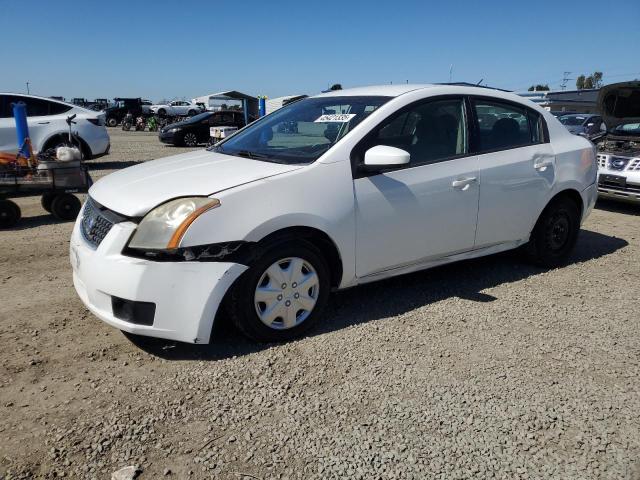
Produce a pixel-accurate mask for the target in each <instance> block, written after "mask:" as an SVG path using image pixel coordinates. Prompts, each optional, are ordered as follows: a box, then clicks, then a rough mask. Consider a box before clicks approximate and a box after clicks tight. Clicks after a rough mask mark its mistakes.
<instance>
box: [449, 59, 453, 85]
mask: <svg viewBox="0 0 640 480" xmlns="http://www.w3.org/2000/svg"><path fill="white" fill-rule="evenodd" d="M452 78H453V63H452V64H451V66H450V67H449V83H451V79H452Z"/></svg>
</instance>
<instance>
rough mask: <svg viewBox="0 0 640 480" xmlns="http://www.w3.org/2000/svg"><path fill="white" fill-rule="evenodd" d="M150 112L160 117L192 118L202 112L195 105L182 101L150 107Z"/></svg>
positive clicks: (201, 109)
mask: <svg viewBox="0 0 640 480" xmlns="http://www.w3.org/2000/svg"><path fill="white" fill-rule="evenodd" d="M149 109H150V110H151V112H153V113H157V114H158V115H161V116H165V115H166V116H170V117H175V116H178V115H180V116H185V115H188V116H193V115H196V114H198V113H200V112H202V111H203V108H202V107H201V106H200V105H197V104H195V103H190V102H185V101H183V100H176V101H174V102H170V103H167V104H161V105H151V106H150V107H149Z"/></svg>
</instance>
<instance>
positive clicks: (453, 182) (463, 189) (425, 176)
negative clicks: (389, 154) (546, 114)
mask: <svg viewBox="0 0 640 480" xmlns="http://www.w3.org/2000/svg"><path fill="white" fill-rule="evenodd" d="M466 118H467V115H466V111H465V103H464V101H463V99H462V98H455V97H454V98H446V99H441V100H429V101H423V102H420V103H417V104H414V105H412V106H410V107H408V108H405V109H403V110H402V111H400V112H398V113H396V114H395V115H393V116H392V117H390V118H389V119H388V120H387V121H385V122H383V124H382V125H381V126H379V127H378V128H376V129H375V130H374V131H373V132H372V133H371V134H370V135H369V136H368V137H367V138H366V139H365V140H363V142H361V144H360V145H359V146H358V147H356V153H355V165H354V173H355V174H354V178H355V179H354V192H355V199H356V274H357V275H358V277H361V278H362V277H366V276H368V275H375V274H376V273H380V272H383V271H386V270H392V269H394V268H402V267H404V266H409V265H411V264H416V263H421V262H425V261H429V260H431V259H436V258H439V257H443V256H446V255H450V254H454V253H458V252H463V251H466V250H471V249H472V248H473V245H474V238H475V232H476V220H477V214H478V198H479V172H478V158H477V156H474V155H469V154H468V151H469V150H468V140H467V138H468V135H467V127H466V123H467V122H466ZM375 145H390V146H394V147H397V148H401V149H403V150H406V151H407V152H409V154H410V156H411V158H410V164H409V165H408V166H407V167H404V168H400V169H397V170H394V171H386V172H379V173H373V174H372V173H370V172H369V173H363V171H362V169H361V168H359V164H360V163H361V162H362V160H363V158H364V151H366V150H367V149H369V148H371V147H373V146H375Z"/></svg>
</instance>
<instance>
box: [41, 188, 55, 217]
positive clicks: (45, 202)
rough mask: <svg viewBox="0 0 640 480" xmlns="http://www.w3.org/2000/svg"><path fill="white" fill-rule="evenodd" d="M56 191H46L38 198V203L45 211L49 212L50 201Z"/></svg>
mask: <svg viewBox="0 0 640 480" xmlns="http://www.w3.org/2000/svg"><path fill="white" fill-rule="evenodd" d="M56 195H57V193H55V192H48V193H43V194H42V197H41V198H40V204H41V205H42V208H44V209H45V210H46V211H47V212H49V213H51V203H52V202H53V199H54V198H56Z"/></svg>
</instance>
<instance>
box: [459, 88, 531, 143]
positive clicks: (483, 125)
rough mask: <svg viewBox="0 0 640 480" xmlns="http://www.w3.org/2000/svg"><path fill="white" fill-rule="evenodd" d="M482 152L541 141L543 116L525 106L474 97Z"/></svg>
mask: <svg viewBox="0 0 640 480" xmlns="http://www.w3.org/2000/svg"><path fill="white" fill-rule="evenodd" d="M472 103H473V107H474V109H475V113H476V118H477V122H478V133H479V138H478V143H479V145H478V147H479V148H478V149H479V151H480V152H486V151H491V150H504V149H508V148H517V147H522V146H525V145H531V144H533V143H538V142H540V141H541V130H540V116H539V115H538V114H537V113H534V112H530V111H529V110H528V109H527V108H525V107H520V106H518V105H514V104H510V103H502V102H492V101H488V100H474V101H473V102H472Z"/></svg>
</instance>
